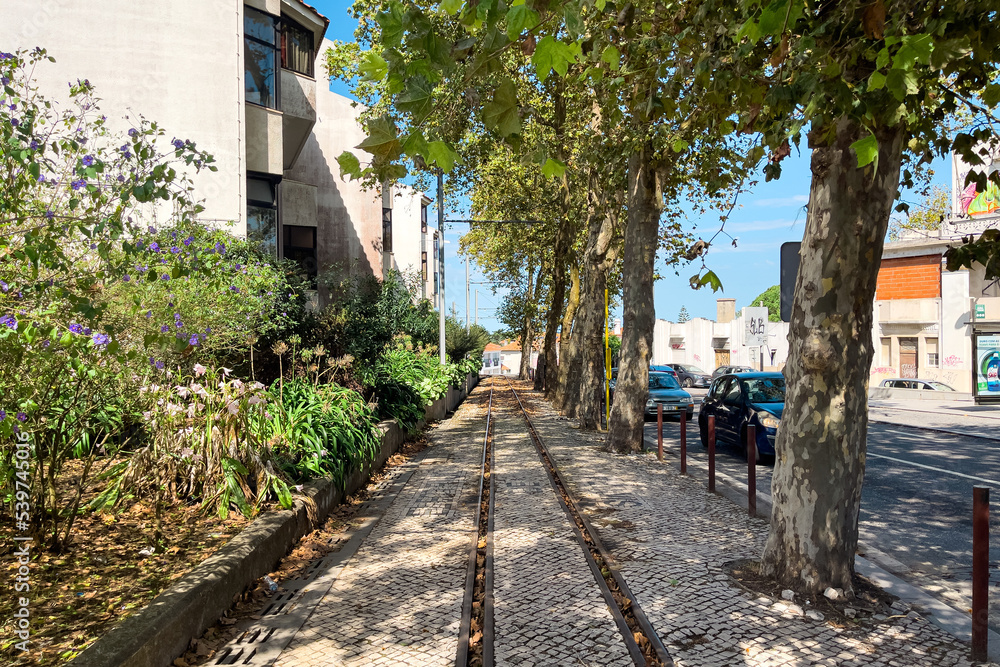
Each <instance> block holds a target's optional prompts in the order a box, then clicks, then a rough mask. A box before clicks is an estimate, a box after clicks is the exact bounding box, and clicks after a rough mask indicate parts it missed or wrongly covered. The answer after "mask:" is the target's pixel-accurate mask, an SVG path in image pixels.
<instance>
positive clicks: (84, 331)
mask: <svg viewBox="0 0 1000 667" xmlns="http://www.w3.org/2000/svg"><path fill="white" fill-rule="evenodd" d="M83 335H84V336H89V335H90V327H84V328H83Z"/></svg>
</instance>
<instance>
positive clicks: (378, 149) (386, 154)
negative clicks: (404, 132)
mask: <svg viewBox="0 0 1000 667" xmlns="http://www.w3.org/2000/svg"><path fill="white" fill-rule="evenodd" d="M357 148H360V149H361V150H363V151H366V152H368V153H371V154H372V155H374V156H375V157H377V158H381V159H383V160H386V161H389V160H395V159H396V158H397V157H399V154H400V153H402V151H403V147H402V145H401V144H400V143H399V136H398V135H397V133H396V124H395V123H393V122H392V119H391V118H389V116H387V115H382V116H379V117H378V118H372V119H371V120H369V121H368V136H367V137H365V140H364V141H362V142H361V143H360V144H358V145H357Z"/></svg>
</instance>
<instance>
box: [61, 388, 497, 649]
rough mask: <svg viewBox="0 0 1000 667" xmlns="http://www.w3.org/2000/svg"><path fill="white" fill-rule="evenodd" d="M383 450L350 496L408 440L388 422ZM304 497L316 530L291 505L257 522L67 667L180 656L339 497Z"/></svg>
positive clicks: (439, 407) (318, 485) (325, 487)
mask: <svg viewBox="0 0 1000 667" xmlns="http://www.w3.org/2000/svg"><path fill="white" fill-rule="evenodd" d="M478 382H479V376H478V375H475V374H470V375H469V376H468V377H467V378H466V380H465V382H464V383H463V387H462V388H460V389H455V388H453V387H449V389H448V393H447V394H446V395H444V396H442V397H441V398H439V399H438V400H436V401H434V402H433V403H431V404H430V405H429V406H427V409H426V410H425V412H424V420H423V421H421V422H420V423H419V424H418V430H419V429H421V428H423V426H424V424H425V423H426V422H427V421H435V420H440V419H444V417H445V416H446V415H447V413H448V412H451V411H453V410H454V409H455V408H456V407H457V406H458V404H459V403H461V402H462V400H464V399H465V397H466V396H467V395H468V394H469V392H471V391H472V389H473V388H474V387H475V386H476V384H478ZM378 426H379V429H381V430H382V446H381V448H380V450H379V454H378V456H377V457H376V458H375V460H374V461H371V462H369V463H368V464H366V465H365V466H363V468H362V469H360V470H357V471H355V472H354V473H353V474H352V475H351V476H350V477H349V478H348V479H347V480H346V485H345V486H346V493H347V495H350V494H352V493H354V492H355V491H357V490H358V489H360V488H361V487H362V485H364V484H367V482H368V480H369V478H370V477H371V473H372V471H373V470H378V469H380V468H381V467H382V466H383V465H384V464H385V462H386V460H388V458H389V457H390V456H392V454H394V453H395V452H396V450H397V449H399V446H400V445H401V444H402V443H403V442H405V441H406V440H408V439H409V437H410V436H409V435H408V434H406V433H405V432H404V431H403V430H402V429H400V428H399V426H397V425H396V424H395V423H394V422H382V423H380V424H379V425H378ZM303 493H304V494H305V495H306V496H308V497H309V498H310V499H311V500H312V501H313V502H315V505H316V512H315V516H316V519H317V523H316V524H314V523H313V522H312V521H310V517H309V514H310V513H309V512H308V511H307V508H306V504H305V503H304V502H302V501H301V500H297V501H296V502H295V505H294V507H293V508H292V509H290V510H283V511H279V512H270V513H268V514H266V515H264V516H261V517H259V518H258V519H256V520H255V521H253V522H252V523H251V524H250V525H249V526H247V527H246V528H245V529H244V530H243V531H242V532H241V533H240V534H239V535H237V536H236V537H234V538H233V539H232V540H230V541H229V542H228V543H227V544H226V545H225V546H223V547H222V548H220V549H219V551H218V552H217V553H216V554H215V555H213V556H211V557H210V558H208V559H206V560H205V561H204V562H202V563H201V564H200V565H198V566H197V567H196V568H194V569H193V570H191V571H190V572H188V573H187V574H186V575H184V576H183V577H181V578H180V579H179V580H177V582H175V583H174V584H173V585H172V586H171V587H170V588H168V589H167V590H166V591H164V592H163V593H161V594H160V595H158V596H157V597H156V598H155V599H153V600H152V601H151V602H150V603H149V604H148V605H147V606H146V607H144V608H143V609H142V610H140V611H137V612H136V613H134V614H132V615H131V616H129V617H128V618H126V619H125V620H124V621H123V622H122V623H121V624H119V625H117V626H115V627H114V628H113V629H112V630H111V631H110V632H109V633H108V634H106V635H105V636H103V637H102V638H100V639H99V640H97V641H96V642H95V643H94V644H92V645H91V646H90V647H89V648H87V649H86V650H85V651H84V652H83V653H81V654H80V655H79V656H77V657H76V658H75V659H74V660H72V662H71V664H72V665H74V667H118V666H122V667H161V666H162V667H167V666H168V665H170V664H171V663H172V662H173V661H174V659H175V658H177V657H178V656H180V655H182V654H183V653H184V652H185V651H186V650H187V649H188V645H189V644H190V642H191V639H192V638H193V637H199V636H201V634H202V633H203V632H204V631H205V630H207V629H208V628H209V627H210V626H211V625H212V624H213V623H215V621H216V620H218V619H219V617H221V616H222V615H223V614H224V613H225V612H226V611H227V610H228V609H229V608H230V606H232V603H233V600H234V599H235V598H236V597H237V596H239V595H240V594H241V593H242V592H243V591H244V590H245V589H246V588H247V586H249V585H250V584H252V583H253V582H254V581H256V580H257V579H259V578H260V577H262V576H264V575H265V574H267V573H268V572H270V571H271V569H272V568H273V567H274V565H275V564H276V563H277V562H278V561H279V560H281V558H282V557H283V556H284V555H285V554H287V553H288V552H289V550H290V549H291V548H292V546H293V545H294V544H295V542H297V541H298V540H299V538H301V537H302V536H303V535H305V534H306V533H307V532H309V531H310V530H312V529H313V528H314V526H315V525H318V523H319V522H322V521H323V520H324V519H325V518H326V516H327V515H328V514H329V513H330V511H331V510H332V509H333V508H334V507H336V506H337V505H339V504H340V503H341V502H342V501H343V498H344V494H343V493H341V491H340V490H339V489H337V488H336V487H335V486H334V484H333V483H331V482H330V481H327V480H321V481H317V482H311V483H309V484H308V485H305V488H304V489H303Z"/></svg>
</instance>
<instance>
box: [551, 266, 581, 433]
mask: <svg viewBox="0 0 1000 667" xmlns="http://www.w3.org/2000/svg"><path fill="white" fill-rule="evenodd" d="M569 275H570V278H569V280H570V288H569V299H568V300H567V301H566V311H565V312H564V313H563V319H562V326H561V327H560V337H559V379H558V381H557V382H556V394H555V397H554V399H553V402H552V403H553V406H554V407H555V409H556V410H558V411H559V412H561V413H562V414H564V415H566V416H567V417H574V416H576V397H577V392H578V391H579V386H580V346H579V344H578V341H577V336H576V330H575V328H574V324H575V322H576V314H577V312H578V308H579V307H580V266H579V264H578V263H577V262H573V264H572V265H570V271H569Z"/></svg>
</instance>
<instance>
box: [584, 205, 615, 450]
mask: <svg viewBox="0 0 1000 667" xmlns="http://www.w3.org/2000/svg"><path fill="white" fill-rule="evenodd" d="M613 239H614V219H613V218H612V217H611V216H610V215H607V214H604V215H602V216H600V217H595V218H592V219H591V224H590V234H589V236H588V238H587V250H586V253H585V254H584V260H583V265H584V267H585V268H586V270H585V271H584V283H583V294H582V296H581V298H580V310H579V315H578V317H577V320H578V322H577V325H576V331H575V332H574V335H575V337H576V342H577V343H576V344H577V347H578V348H579V350H580V385H579V387H578V388H577V396H578V398H577V409H576V417H577V419H579V420H580V428H584V429H589V430H592V431H596V430H597V429H599V428H600V427H601V419H602V417H603V414H602V403H603V400H604V381H605V372H604V326H605V319H604V290H605V289H606V288H607V285H608V271H609V270H610V268H611V266H612V265H614V263H615V261H616V260H617V256H618V252H617V247H612V240H613Z"/></svg>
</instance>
